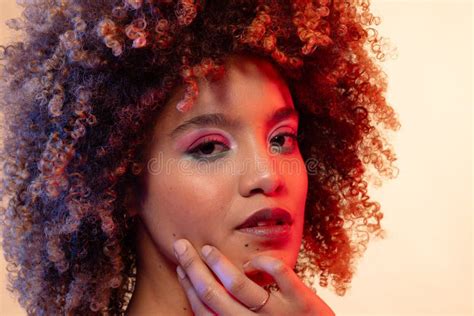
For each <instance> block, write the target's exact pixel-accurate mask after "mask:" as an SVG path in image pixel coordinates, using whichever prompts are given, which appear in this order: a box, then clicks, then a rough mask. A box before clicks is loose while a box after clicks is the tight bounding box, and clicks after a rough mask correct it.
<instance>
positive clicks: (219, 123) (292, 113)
mask: <svg viewBox="0 0 474 316" xmlns="http://www.w3.org/2000/svg"><path fill="white" fill-rule="evenodd" d="M288 118H294V119H296V120H297V121H298V119H299V113H298V112H297V111H296V109H294V108H293V107H291V106H289V105H286V106H284V107H280V108H278V109H276V110H275V111H273V112H272V113H270V115H268V116H267V125H268V126H270V125H273V124H275V123H277V122H279V121H282V120H285V119H288ZM204 126H214V127H231V128H235V129H237V128H240V127H241V126H242V124H241V122H240V121H238V120H234V119H231V118H228V117H227V116H226V115H225V114H223V113H209V114H202V115H198V116H195V117H193V118H191V119H189V120H187V121H185V122H184V123H183V124H181V125H179V126H178V127H176V128H175V129H174V130H173V131H172V132H171V133H169V134H168V136H169V137H171V138H175V137H176V136H177V135H178V134H181V133H183V132H184V131H186V130H188V129H190V128H192V127H204Z"/></svg>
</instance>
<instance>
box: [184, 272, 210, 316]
mask: <svg viewBox="0 0 474 316" xmlns="http://www.w3.org/2000/svg"><path fill="white" fill-rule="evenodd" d="M176 272H177V274H178V280H179V284H181V286H182V287H183V288H184V292H185V293H186V296H187V297H188V301H189V303H190V304H191V307H192V309H193V312H194V314H195V315H215V314H214V313H213V312H212V311H211V310H209V308H207V306H205V305H204V304H203V303H202V302H201V300H200V299H199V297H198V295H197V293H196V291H195V290H194V288H193V286H192V284H191V282H190V281H189V279H188V277H187V276H186V272H184V270H183V269H182V268H181V267H180V266H177V267H176Z"/></svg>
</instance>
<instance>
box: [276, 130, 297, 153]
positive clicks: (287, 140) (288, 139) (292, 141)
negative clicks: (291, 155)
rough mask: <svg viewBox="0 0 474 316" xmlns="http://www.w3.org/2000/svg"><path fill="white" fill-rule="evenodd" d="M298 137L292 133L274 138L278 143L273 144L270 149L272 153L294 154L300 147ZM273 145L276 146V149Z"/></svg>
mask: <svg viewBox="0 0 474 316" xmlns="http://www.w3.org/2000/svg"><path fill="white" fill-rule="evenodd" d="M297 137H298V136H297V135H296V134H294V133H290V132H286V133H281V134H278V135H277V136H275V137H273V140H276V141H275V142H272V146H271V147H270V151H271V152H272V153H276V152H283V153H288V152H293V151H294V150H295V149H296V147H297V146H298V142H297ZM273 144H276V148H275V146H274V145H273ZM285 144H289V145H286V146H285Z"/></svg>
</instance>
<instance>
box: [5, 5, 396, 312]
mask: <svg viewBox="0 0 474 316" xmlns="http://www.w3.org/2000/svg"><path fill="white" fill-rule="evenodd" d="M18 2H19V4H20V5H21V6H23V7H24V11H23V14H22V17H21V18H19V19H14V20H10V21H9V22H8V24H9V25H10V27H11V28H14V29H17V30H22V31H23V33H22V34H23V38H22V39H21V41H18V42H12V43H10V44H9V45H7V46H1V47H0V55H1V56H0V57H1V59H2V62H1V65H2V68H1V77H2V83H1V88H0V89H1V96H2V97H1V101H0V104H1V107H0V112H3V115H4V118H3V122H2V124H1V125H2V126H3V127H4V128H3V131H2V132H3V148H2V151H1V155H0V160H1V161H3V162H4V163H3V165H2V167H3V170H2V171H3V181H2V182H3V186H2V188H1V189H2V191H1V195H0V197H1V198H4V199H5V200H6V201H8V205H6V207H5V208H2V209H1V211H0V216H1V221H2V224H3V225H2V232H3V238H2V242H3V250H4V255H5V259H6V261H7V263H8V271H9V280H10V281H9V288H10V289H12V290H14V291H16V292H17V293H18V295H19V302H20V304H21V305H22V306H23V307H24V308H25V309H26V311H27V312H28V314H31V315H33V314H34V315H53V314H54V315H56V314H77V315H82V314H87V315H92V314H114V315H115V314H123V313H124V310H125V309H126V306H127V302H128V299H129V298H130V295H131V294H133V285H134V277H135V273H136V271H135V268H136V267H135V252H134V247H133V243H132V240H133V238H132V235H133V225H131V223H132V222H131V219H130V217H129V216H128V215H127V211H126V208H125V205H126V203H125V202H126V201H125V198H126V196H127V194H126V193H127V188H135V189H136V190H137V191H136V193H137V194H140V192H142V191H140V185H139V184H140V182H139V180H138V179H140V175H141V174H142V172H143V170H144V168H143V165H144V164H145V162H146V161H145V160H146V157H147V154H146V153H147V151H146V148H147V145H148V144H149V142H150V139H151V131H152V129H153V126H154V122H155V120H156V118H157V117H158V115H159V114H160V112H161V109H162V108H163V105H164V104H165V102H166V100H167V98H168V97H169V96H170V94H171V92H172V91H173V89H174V88H175V87H177V86H179V85H184V86H185V87H186V90H185V96H184V98H183V100H182V101H181V102H180V103H179V104H178V109H179V110H182V111H185V110H187V109H189V107H190V106H192V104H193V101H194V100H195V99H196V96H197V94H198V88H197V80H198V78H200V77H204V76H211V75H214V74H217V73H219V71H221V70H222V65H223V64H224V59H225V58H226V57H227V56H229V55H230V54H252V55H255V56H260V57H264V58H266V59H268V60H269V61H270V62H271V63H272V64H273V65H274V66H275V67H277V68H278V69H279V71H280V72H281V73H282V75H283V76H284V79H285V80H286V82H287V84H288V86H289V88H290V91H291V93H292V97H293V99H294V103H295V107H296V108H297V109H298V111H299V112H300V130H299V140H298V141H299V145H300V150H301V153H302V155H303V158H304V159H305V161H306V162H307V164H306V167H307V170H308V177H309V178H308V180H309V183H308V185H309V187H308V196H307V204H306V209H305V224H304V235H303V236H304V237H303V238H304V245H305V247H306V250H307V252H306V253H305V255H306V256H307V258H308V259H309V260H307V261H306V263H305V264H306V265H307V266H308V268H309V267H313V269H316V271H317V272H318V276H317V277H318V278H319V285H320V286H323V287H326V286H327V285H328V283H329V281H331V282H330V285H331V287H332V288H333V289H334V290H335V292H336V293H337V294H338V295H341V296H342V295H344V294H345V292H346V290H347V288H348V287H349V285H350V282H351V279H352V277H353V274H354V269H355V259H356V258H357V257H360V256H361V255H362V253H363V252H364V251H365V248H366V245H367V242H368V241H369V236H370V234H373V235H375V236H379V237H382V238H383V232H384V231H383V230H382V228H381V226H380V220H381V219H382V217H383V214H382V213H381V212H380V205H379V203H377V202H373V201H370V200H369V196H368V194H367V180H368V177H369V176H371V170H370V168H372V167H374V168H375V170H376V171H377V172H378V173H379V174H380V175H382V176H383V177H385V178H393V177H395V176H396V171H397V169H396V167H394V166H393V165H392V163H393V161H395V160H396V157H395V155H394V151H393V149H392V148H391V147H390V144H389V143H388V141H387V140H386V138H385V137H384V134H383V132H384V131H385V130H393V131H395V130H397V129H399V127H400V123H399V121H398V119H397V115H396V113H395V112H394V110H393V108H392V107H391V106H389V105H388V104H387V100H386V99H385V97H384V93H385V91H386V86H387V82H386V77H385V74H384V73H383V71H381V69H380V68H379V67H378V66H377V64H376V62H375V59H378V60H380V61H383V60H384V58H385V54H386V52H385V51H384V50H383V45H381V38H380V37H379V36H378V34H377V31H376V30H375V28H374V27H371V25H374V24H375V25H378V24H379V23H380V18H379V17H374V16H373V15H372V14H371V13H370V10H369V1H368V0H358V1H355V0H354V1H352V0H345V1H342V0H334V1H330V0H314V1H311V0H295V1H280V0H259V1H250V0H233V1H230V0H229V1H222V0H207V1H204V0H196V1H194V0H177V1H173V0H68V1H53V0H21V1H18ZM374 168H372V169H374ZM372 171H374V170H372ZM372 173H373V172H372Z"/></svg>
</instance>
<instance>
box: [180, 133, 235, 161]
mask: <svg viewBox="0 0 474 316" xmlns="http://www.w3.org/2000/svg"><path fill="white" fill-rule="evenodd" d="M216 147H223V148H224V149H226V150H223V151H218V153H217V154H213V153H214V151H215V149H216ZM228 149H229V146H228V145H227V144H225V143H224V142H222V141H220V140H219V138H216V137H207V138H205V139H204V141H202V142H201V143H200V144H199V145H197V146H194V147H192V148H191V149H190V150H188V151H187V152H186V153H187V154H190V155H191V156H193V157H194V158H196V159H207V158H214V157H215V156H220V154H221V153H224V152H226V151H227V150H228Z"/></svg>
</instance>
